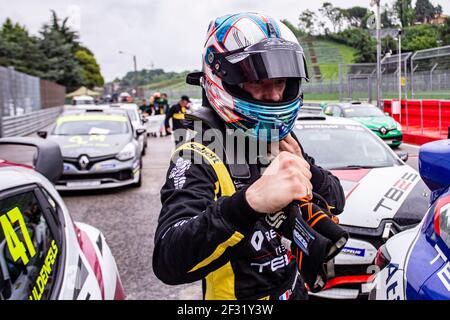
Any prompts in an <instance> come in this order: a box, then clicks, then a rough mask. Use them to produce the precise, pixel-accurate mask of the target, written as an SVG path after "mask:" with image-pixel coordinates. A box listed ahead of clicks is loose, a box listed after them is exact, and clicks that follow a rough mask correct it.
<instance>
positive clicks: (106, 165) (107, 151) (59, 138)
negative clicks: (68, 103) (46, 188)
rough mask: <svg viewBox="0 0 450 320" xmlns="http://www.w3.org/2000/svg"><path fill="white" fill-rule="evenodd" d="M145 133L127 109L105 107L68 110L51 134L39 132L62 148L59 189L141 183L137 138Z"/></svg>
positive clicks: (81, 188)
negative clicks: (61, 171)
mask: <svg viewBox="0 0 450 320" xmlns="http://www.w3.org/2000/svg"><path fill="white" fill-rule="evenodd" d="M144 132H145V130H144V129H136V130H135V131H134V130H133V127H132V125H131V123H130V120H129V118H128V115H127V112H126V111H125V110H112V109H110V108H103V109H80V110H69V111H65V112H64V113H63V114H62V115H61V116H60V117H59V118H58V119H57V120H56V124H55V125H54V127H53V129H52V130H51V132H50V134H47V132H46V131H40V132H38V135H39V136H41V137H42V138H48V139H49V140H52V141H55V142H57V143H58V144H59V146H60V147H61V152H62V155H63V161H64V172H63V174H62V176H61V178H60V179H59V180H58V181H57V182H56V189H57V190H60V191H66V190H87V189H105V188H114V187H121V186H125V185H134V186H140V185H141V181H142V173H141V167H142V154H141V151H140V148H139V143H138V141H137V139H136V138H137V137H138V136H140V135H142V134H143V133H144Z"/></svg>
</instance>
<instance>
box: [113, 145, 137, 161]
mask: <svg viewBox="0 0 450 320" xmlns="http://www.w3.org/2000/svg"><path fill="white" fill-rule="evenodd" d="M135 156H136V147H135V146H134V144H133V143H132V142H130V143H128V144H127V145H126V146H125V147H124V148H123V149H122V150H121V151H120V152H119V153H118V154H117V155H116V158H117V159H118V160H120V161H125V160H130V159H133V158H134V157H135Z"/></svg>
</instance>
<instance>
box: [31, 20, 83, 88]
mask: <svg viewBox="0 0 450 320" xmlns="http://www.w3.org/2000/svg"><path fill="white" fill-rule="evenodd" d="M63 25H64V22H63V23H62V24H59V19H58V17H57V16H56V14H55V12H52V20H51V24H44V25H43V27H42V29H41V30H40V34H41V37H42V40H41V42H40V48H41V50H42V52H43V53H44V55H45V57H46V61H45V64H44V66H43V72H45V78H46V79H48V80H51V81H54V82H57V83H59V84H61V85H64V86H66V87H67V90H68V91H72V90H74V89H76V88H78V87H79V86H81V85H82V84H83V75H82V72H83V68H82V67H81V66H80V63H79V62H78V60H77V59H76V57H75V52H76V47H77V45H78V43H77V42H76V41H75V42H70V39H71V36H70V35H68V34H67V33H66V32H65V31H64V26H63ZM72 40H74V38H72Z"/></svg>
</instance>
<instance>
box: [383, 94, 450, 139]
mask: <svg viewBox="0 0 450 320" xmlns="http://www.w3.org/2000/svg"><path fill="white" fill-rule="evenodd" d="M384 111H385V112H389V114H391V115H392V116H393V117H394V118H395V119H396V120H397V121H398V122H399V123H400V124H401V125H402V126H403V131H404V135H406V138H407V140H409V142H412V143H417V144H422V143H425V142H428V141H433V140H438V139H445V138H447V137H448V134H449V128H450V100H423V99H421V100H402V101H401V104H400V106H399V105H398V100H397V101H396V100H385V101H384Z"/></svg>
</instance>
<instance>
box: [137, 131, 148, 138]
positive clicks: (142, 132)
mask: <svg viewBox="0 0 450 320" xmlns="http://www.w3.org/2000/svg"><path fill="white" fill-rule="evenodd" d="M145 131H146V130H145V129H136V135H137V136H138V137H139V136H141V135H143V134H144V133H145Z"/></svg>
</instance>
